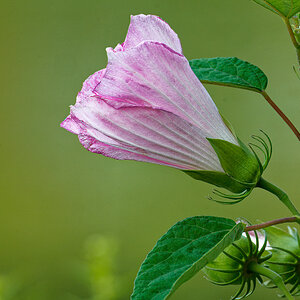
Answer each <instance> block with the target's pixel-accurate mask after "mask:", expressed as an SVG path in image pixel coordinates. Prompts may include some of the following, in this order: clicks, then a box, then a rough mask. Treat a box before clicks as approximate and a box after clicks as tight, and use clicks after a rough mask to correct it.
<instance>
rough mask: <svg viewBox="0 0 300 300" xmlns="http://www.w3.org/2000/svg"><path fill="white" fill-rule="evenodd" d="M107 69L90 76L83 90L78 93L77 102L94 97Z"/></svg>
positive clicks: (84, 83) (83, 85)
mask: <svg viewBox="0 0 300 300" xmlns="http://www.w3.org/2000/svg"><path fill="white" fill-rule="evenodd" d="M105 71H106V69H102V70H100V71H97V72H95V73H94V74H92V75H90V76H89V77H88V78H87V79H86V80H85V81H84V82H83V84H82V89H81V91H80V92H79V93H78V96H77V101H80V99H81V98H82V97H87V96H92V95H94V92H93V91H94V89H95V87H96V86H97V85H98V84H99V83H100V82H101V80H102V78H103V76H104V74H105Z"/></svg>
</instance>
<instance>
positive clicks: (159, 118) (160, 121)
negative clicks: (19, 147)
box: [65, 97, 223, 172]
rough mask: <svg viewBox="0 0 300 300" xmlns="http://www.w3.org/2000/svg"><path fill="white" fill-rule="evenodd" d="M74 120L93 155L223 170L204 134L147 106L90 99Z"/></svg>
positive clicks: (76, 110) (75, 111) (80, 106)
mask: <svg viewBox="0 0 300 300" xmlns="http://www.w3.org/2000/svg"><path fill="white" fill-rule="evenodd" d="M71 118H72V120H73V122H75V123H77V124H78V126H79V127H80V128H81V129H80V133H79V138H80V141H81V143H82V144H83V145H84V146H85V147H86V148H87V149H88V150H90V151H92V152H96V153H101V154H104V155H106V156H110V157H113V158H117V159H135V160H141V161H147V162H154V163H159V164H164V165H169V166H173V167H177V168H180V169H192V170H215V171H221V172H222V171H223V169H222V167H221V165H220V162H219V160H218V157H217V155H216V153H215V152H214V150H213V149H212V147H211V145H210V144H209V142H208V141H207V139H206V137H205V135H203V132H201V130H199V128H197V127H196V126H194V125H192V124H190V123H189V122H187V121H185V120H183V119H182V118H180V117H178V116H176V115H174V114H172V113H170V112H166V111H164V110H160V109H153V108H143V107H124V108H119V109H115V108H114V107H111V106H110V105H109V104H107V103H106V102H105V101H103V100H99V99H97V98H96V97H90V98H87V99H86V100H85V101H82V102H80V103H78V104H76V105H75V106H73V107H71ZM72 126H73V127H74V125H72ZM65 128H66V127H65ZM66 129H68V130H70V129H72V127H70V126H68V127H67V128H66Z"/></svg>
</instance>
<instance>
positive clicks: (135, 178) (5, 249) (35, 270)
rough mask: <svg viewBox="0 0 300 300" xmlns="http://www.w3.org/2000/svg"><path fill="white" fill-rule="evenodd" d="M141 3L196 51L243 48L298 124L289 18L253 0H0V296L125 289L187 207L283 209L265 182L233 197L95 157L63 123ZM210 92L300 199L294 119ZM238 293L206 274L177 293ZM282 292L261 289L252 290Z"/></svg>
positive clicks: (273, 214) (41, 299)
mask: <svg viewBox="0 0 300 300" xmlns="http://www.w3.org/2000/svg"><path fill="white" fill-rule="evenodd" d="M138 13H145V14H156V15H159V16H160V17H162V18H163V19H165V20H166V21H167V22H168V23H169V24H170V25H171V26H172V28H173V29H174V30H175V31H176V32H177V33H178V35H179V37H180V38H181V41H182V46H183V50H184V53H185V55H186V57H187V58H188V59H192V58H198V57H214V56H237V57H239V58H241V59H244V60H247V61H249V62H252V63H253V64H256V65H258V66H260V67H261V68H262V69H263V70H264V72H265V73H266V74H267V75H268V77H269V88H268V92H269V94H270V95H271V96H272V97H273V98H274V100H275V101H276V102H277V104H278V105H279V106H280V107H281V108H282V109H283V110H284V111H285V112H286V113H287V115H289V117H290V118H291V119H292V120H293V121H295V123H296V125H298V127H300V123H299V80H297V78H296V76H295V74H294V72H293V70H292V65H293V64H295V62H296V60H295V53H294V49H293V46H292V44H291V42H290V40H289V36H288V33H287V31H286V28H285V26H284V24H283V22H282V21H281V20H280V18H279V17H278V16H276V15H275V14H272V13H271V12H270V11H267V10H265V9H263V8H261V7H259V6H258V5H256V4H254V3H252V2H251V1H249V0H227V1H220V0H209V1H204V0H197V1H196V0H193V1H192V0H186V1H181V0H163V1H162V0H152V1H138V0H127V1H124V0H114V1H102V0H87V1H79V0H64V1H62V0H53V1H44V0H36V1H34V0H26V1H21V0H19V1H14V0H11V1H3V2H2V7H1V11H0V32H1V41H0V42H1V47H0V57H1V66H2V67H1V74H0V77H1V89H0V95H1V110H0V114H1V119H0V122H1V141H0V153H1V155H0V166H1V173H0V177H1V178H0V197H1V209H0V220H1V221H0V222H1V224H0V225H1V226H0V299H1V300H7V299H14V300H15V299H17V300H23V299H27V300H46V299H47V300H48V299H49V300H50V299H51V300H53V299H58V300H69V299H72V300H73V299H77V300H78V299H97V300H98V299H103V300H111V299H129V295H130V293H131V291H132V287H133V280H134V278H135V275H136V272H137V270H138V268H139V265H140V264H141V262H142V261H143V259H144V257H145V255H146V254H147V252H148V251H149V250H150V249H151V248H152V247H153V246H154V244H155V241H156V240H157V239H158V238H159V237H160V236H161V235H162V234H163V233H165V232H166V230H167V229H168V228H169V227H170V226H171V225H173V224H174V223H175V222H177V221H179V220H181V219H183V218H185V217H189V216H193V215H218V216H225V217H238V216H241V215H242V216H245V217H246V218H248V219H250V220H252V221H256V220H257V219H260V220H268V219H271V218H277V217H283V216H287V215H288V211H287V210H286V209H285V208H284V207H283V206H282V205H281V204H280V202H279V201H277V200H276V199H275V198H274V197H273V196H272V195H270V194H268V193H267V192H264V191H261V190H255V191H254V192H253V193H252V195H251V196H250V197H248V198H247V199H246V200H245V201H243V202H242V203H241V204H238V205H236V206H222V205H219V204H216V203H213V202H210V201H208V200H207V199H206V196H207V195H208V193H209V192H210V190H211V186H209V185H207V184H205V183H201V182H197V181H194V180H192V179H191V178H190V177H188V176H187V175H185V174H184V173H183V172H180V171H177V170H175V169H172V168H168V167H163V166H158V165H151V164H145V163H139V162H133V161H116V160H113V159H109V158H105V157H102V156H99V155H96V154H92V153H90V152H88V151H86V150H85V149H83V147H81V145H80V143H79V142H78V139H77V137H76V136H75V135H73V134H71V133H68V132H67V131H65V130H63V129H61V128H60V127H59V123H60V122H61V121H62V120H63V119H64V118H65V117H66V116H67V115H68V113H69V108H68V106H69V105H71V104H74V103H75V97H76V94H77V92H78V91H79V90H80V89H81V84H82V82H83V81H84V80H85V78H86V77H88V76H89V75H90V74H92V73H93V72H95V71H97V70H98V69H102V68H104V67H105V65H106V61H107V58H106V53H105V48H106V47H109V46H115V45H116V44H117V43H119V42H123V41H124V38H125V35H126V31H127V28H128V24H129V16H130V15H131V14H138ZM207 89H208V90H209V92H210V94H211V96H212V97H213V99H214V101H215V102H216V104H217V105H218V107H219V109H220V111H221V112H222V113H223V114H224V115H225V116H226V118H227V119H229V120H230V122H231V123H232V124H233V126H234V127H235V130H236V131H237V133H238V135H239V136H240V137H241V138H242V139H243V140H244V141H245V142H249V141H250V139H249V136H250V135H251V134H254V133H258V130H259V129H263V130H265V131H266V132H268V133H269V135H270V136H271V138H272V141H273V144H274V156H273V159H272V160H271V164H270V166H269V168H268V170H267V171H266V175H265V177H266V178H267V179H269V180H270V181H272V182H273V183H277V184H279V185H280V186H281V187H282V188H283V189H285V190H286V191H288V193H289V195H290V196H291V198H292V199H294V201H295V202H296V204H298V206H299V204H300V203H299V196H300V192H299V190H298V189H299V186H298V185H299V179H300V177H299V175H298V174H299V167H300V165H299V144H298V143H297V140H296V138H295V136H293V134H292V133H291V131H290V130H289V129H288V127H287V126H286V125H285V124H284V123H283V121H281V119H280V118H279V117H278V116H277V115H276V114H275V112H274V111H273V110H272V109H271V108H270V107H269V106H268V104H267V103H266V102H265V100H264V99H263V98H262V97H261V96H260V95H258V94H256V93H252V92H249V91H243V90H238V89H232V88H224V87H215V86H207ZM95 236H96V237H95ZM97 236H98V238H97ZM91 239H92V242H91ZM95 241H96V242H95ZM98 244H99V245H100V246H99V245H98ZM103 244H104V245H106V246H107V249H108V250H107V251H104V250H103V247H102V246H101V245H103ZM97 245H98V246H99V247H98V248H97ZM106 246H105V247H106ZM91 249H92V250H91ZM95 249H96V250H95ZM97 249H98V250H97ZM94 250H95V251H94ZM93 251H94V252H93ZM97 251H98V252H97ZM91 252H92V253H93V254H91ZM90 254H91V255H90ZM91 257H92V258H91ZM94 260H95V261H96V262H98V268H96V270H94V266H95V265H97V263H96V262H93V261H94ZM91 261H92V262H91ZM95 278H96V279H97V278H100V279H101V280H98V282H96V280H95ZM115 282H117V283H115ZM105 289H107V290H108V292H107V293H108V294H105V293H104V290H105ZM232 292H233V289H232V288H231V287H229V288H228V287H226V288H221V287H217V286H213V285H212V284H210V283H208V282H207V281H205V280H204V279H203V275H202V274H200V273H199V275H198V276H196V277H194V278H193V280H191V281H190V282H188V283H186V284H185V285H184V286H182V287H181V288H180V289H179V290H178V292H177V293H175V294H174V296H173V298H172V299H174V300H175V299H189V300H193V299H224V300H227V299H229V298H230V295H231V294H232ZM97 293H98V296H95V295H96V294H97ZM1 294H2V295H1ZM275 294H276V292H275V291H274V290H264V289H262V288H258V289H257V292H256V294H255V295H254V296H253V297H252V298H253V299H262V297H264V299H265V300H267V299H274V297H275ZM1 297H2V298H1Z"/></svg>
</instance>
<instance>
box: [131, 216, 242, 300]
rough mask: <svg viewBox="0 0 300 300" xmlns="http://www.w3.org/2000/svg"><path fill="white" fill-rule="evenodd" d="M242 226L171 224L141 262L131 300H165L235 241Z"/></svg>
mask: <svg viewBox="0 0 300 300" xmlns="http://www.w3.org/2000/svg"><path fill="white" fill-rule="evenodd" d="M243 230H244V225H242V224H241V223H239V224H236V223H235V222H234V221H233V220H230V219H226V218H219V217H209V216H199V217H192V218H187V219H185V220H183V221H181V222H178V223H177V224H175V225H174V226H173V227H171V229H170V230H169V231H168V232H167V233H166V234H165V235H164V236H162V237H161V239H160V240H159V241H158V242H157V244H156V246H155V247H154V248H153V249H152V251H151V252H150V253H149V254H148V256H147V257H146V259H145V261H144V262H143V264H142V266H141V268H140V270H139V272H138V275H137V278H136V280H135V286H134V291H133V294H132V296H131V298H132V299H134V300H150V299H151V300H163V299H167V298H168V297H169V296H170V295H171V294H172V293H173V292H174V291H175V290H176V289H177V288H178V287H179V286H180V285H182V284H183V283H184V282H186V281H187V280H189V279H190V278H191V277H193V276H194V275H195V274H196V273H197V272H199V270H200V269H202V268H203V267H204V266H205V265H206V264H207V263H209V262H211V261H213V260H214V259H215V258H216V257H217V256H218V255H219V254H220V253H221V252H222V251H223V250H224V249H225V248H226V247H227V246H228V245H230V244H231V243H232V242H234V241H235V240H237V239H239V238H240V237H241V235H242V232H243Z"/></svg>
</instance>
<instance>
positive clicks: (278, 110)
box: [261, 53, 300, 141]
mask: <svg viewBox="0 0 300 300" xmlns="http://www.w3.org/2000/svg"><path fill="white" fill-rule="evenodd" d="M299 54H300V53H299ZM261 94H262V96H263V97H264V98H265V99H266V100H267V102H268V103H269V104H270V105H271V106H272V108H273V109H274V110H275V111H276V112H277V113H278V115H279V116H280V117H281V118H282V120H283V121H284V122H285V123H286V124H287V125H288V126H289V127H290V128H291V130H292V131H293V132H294V134H295V135H296V137H297V139H298V140H299V141H300V132H299V131H298V130H297V128H296V127H295V125H294V124H293V123H292V121H291V120H290V119H289V118H288V117H287V116H286V115H285V113H284V112H283V111H282V110H281V109H280V108H279V107H278V106H277V105H276V104H275V102H274V101H273V100H272V99H271V98H270V96H269V95H268V94H267V92H266V91H262V92H261Z"/></svg>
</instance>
